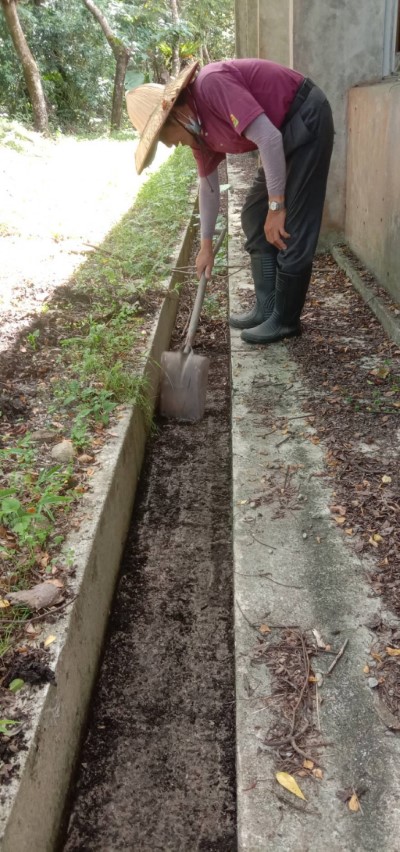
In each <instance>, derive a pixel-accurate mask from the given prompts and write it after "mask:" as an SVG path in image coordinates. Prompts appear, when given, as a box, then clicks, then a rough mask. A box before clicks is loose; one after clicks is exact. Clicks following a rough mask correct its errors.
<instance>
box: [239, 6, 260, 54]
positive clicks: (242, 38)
mask: <svg viewBox="0 0 400 852" xmlns="http://www.w3.org/2000/svg"><path fill="white" fill-rule="evenodd" d="M235 17H236V27H235V31H236V32H235V38H236V56H237V57H245V56H255V57H258V55H259V19H260V9H259V0H235Z"/></svg>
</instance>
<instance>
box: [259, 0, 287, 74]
mask: <svg viewBox="0 0 400 852" xmlns="http://www.w3.org/2000/svg"><path fill="white" fill-rule="evenodd" d="M290 13H291V2H290V0H280V2H279V3H275V2H273V3H268V2H265V0H260V34H259V56H260V59H271V60H272V61H273V62H280V63H281V64H282V65H290V54H291V45H290V37H289V36H290V32H291V25H290Z"/></svg>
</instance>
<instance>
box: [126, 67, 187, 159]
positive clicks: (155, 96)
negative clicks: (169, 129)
mask: <svg viewBox="0 0 400 852" xmlns="http://www.w3.org/2000/svg"><path fill="white" fill-rule="evenodd" d="M198 67H199V63H198V62H192V63H191V64H190V65H187V66H186V68H184V69H183V71H181V73H180V74H179V75H178V76H177V77H175V78H174V79H173V80H169V82H168V83H167V85H166V86H161V85H159V84H158V83H145V84H144V85H143V86H138V87H137V88H136V89H131V91H129V92H127V93H126V105H127V108H128V115H129V118H130V120H131V122H132V124H133V126H134V128H135V129H136V130H138V131H139V133H140V142H139V145H138V147H137V149H136V154H135V163H136V171H137V173H138V175H140V173H141V172H142V171H143V169H145V168H147V166H149V165H150V163H151V162H152V161H153V159H154V155H155V153H156V148H157V143H158V137H159V134H160V131H161V128H162V126H163V125H164V123H165V122H166V120H167V118H168V116H169V114H170V112H171V110H172V108H173V106H174V104H175V102H176V99H177V98H178V96H179V95H180V93H181V92H182V90H183V89H184V88H185V87H186V86H188V85H189V83H190V82H191V80H192V79H193V77H194V75H195V74H196V71H197V69H198Z"/></svg>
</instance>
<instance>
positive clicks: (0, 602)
mask: <svg viewBox="0 0 400 852" xmlns="http://www.w3.org/2000/svg"><path fill="white" fill-rule="evenodd" d="M8 606H11V604H10V601H6V600H4V599H3V598H0V609H7V607H8Z"/></svg>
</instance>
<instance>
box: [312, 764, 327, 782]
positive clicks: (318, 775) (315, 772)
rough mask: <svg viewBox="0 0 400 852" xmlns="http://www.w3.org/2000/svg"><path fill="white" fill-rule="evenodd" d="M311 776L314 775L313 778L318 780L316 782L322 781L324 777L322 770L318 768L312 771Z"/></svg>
mask: <svg viewBox="0 0 400 852" xmlns="http://www.w3.org/2000/svg"><path fill="white" fill-rule="evenodd" d="M312 774H313V775H314V778H318V781H322V779H323V777H324V773H323V772H322V769H319V768H318V767H317V768H316V769H313V771H312Z"/></svg>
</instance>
